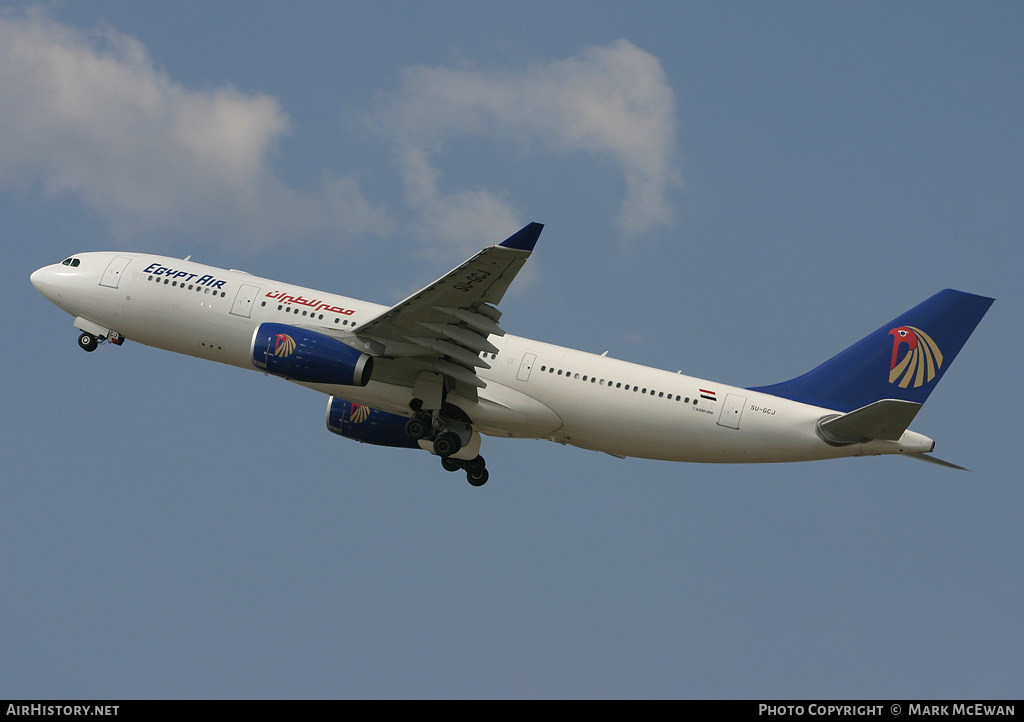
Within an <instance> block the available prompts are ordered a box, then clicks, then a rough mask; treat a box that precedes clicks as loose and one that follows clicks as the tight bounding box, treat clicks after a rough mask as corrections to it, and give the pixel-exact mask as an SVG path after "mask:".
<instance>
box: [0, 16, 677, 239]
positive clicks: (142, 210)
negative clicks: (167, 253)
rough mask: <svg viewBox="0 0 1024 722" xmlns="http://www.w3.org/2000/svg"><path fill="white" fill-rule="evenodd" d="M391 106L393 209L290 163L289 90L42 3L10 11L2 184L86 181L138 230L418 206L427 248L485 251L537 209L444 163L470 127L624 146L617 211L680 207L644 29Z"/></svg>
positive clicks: (420, 74) (669, 130)
mask: <svg viewBox="0 0 1024 722" xmlns="http://www.w3.org/2000/svg"><path fill="white" fill-rule="evenodd" d="M373 122H374V126H375V128H376V129H377V130H378V131H379V132H381V133H382V134H383V137H384V139H385V141H386V143H387V144H388V145H389V146H390V149H391V151H392V153H393V155H394V158H395V159H396V163H397V166H398V169H399V173H400V178H401V181H402V183H403V187H404V197H403V198H401V199H399V200H396V201H394V202H391V203H389V204H388V206H387V212H386V211H385V209H384V208H383V207H381V206H378V205H376V204H373V203H371V202H370V201H369V200H368V199H367V198H366V197H365V196H364V194H363V193H362V191H361V189H360V186H359V184H358V183H357V182H356V181H355V180H354V179H353V178H351V177H348V176H346V175H343V174H339V173H333V172H330V171H326V170H325V171H324V172H323V173H322V174H321V178H320V184H319V187H317V188H315V189H314V190H312V191H308V192H302V191H299V190H296V189H293V188H290V187H288V186H287V185H286V184H285V183H284V182H283V181H282V180H281V179H280V178H279V177H278V176H277V175H276V174H275V173H274V171H273V169H272V167H271V164H270V159H271V158H272V155H273V153H274V150H275V148H276V146H277V145H278V143H279V141H280V139H281V138H282V137H283V136H284V134H286V133H287V132H288V130H289V126H290V118H289V117H288V115H287V113H285V111H284V110H283V108H282V107H281V104H280V102H279V101H278V100H277V99H276V98H274V97H272V96H270V95H266V94H262V93H247V92H242V91H240V90H237V89H235V88H232V87H216V88H211V89H203V90H197V89H192V88H187V87H185V86H183V85H182V84H181V83H179V82H177V81H175V80H173V79H172V78H171V77H170V76H169V75H168V74H167V73H166V72H164V71H162V70H161V69H159V68H157V67H156V66H155V65H154V62H153V60H152V59H151V57H150V56H149V53H148V52H147V50H146V48H145V47H144V46H143V45H142V44H141V43H140V42H138V41H137V40H135V39H134V38H131V37H129V36H126V35H124V34H122V33H119V32H117V31H116V30H113V29H109V28H108V29H104V30H97V31H90V32H85V31H82V30H79V29H77V28H73V27H69V26H66V25H62V24H60V23H58V22H57V21H55V20H54V19H53V18H52V17H50V16H49V15H48V14H46V13H45V12H44V11H41V10H38V9H33V10H28V11H26V12H7V13H0V129H2V132H0V190H4V189H11V188H30V189H38V190H41V191H42V192H44V193H46V194H49V195H53V196H62V197H66V196H70V197H74V198H77V199H79V200H80V201H81V202H82V204H83V205H85V206H86V207H88V208H90V209H92V210H94V211H95V212H97V213H98V214H100V216H101V217H103V218H105V219H106V220H107V221H108V222H109V223H110V225H111V226H112V227H114V228H116V229H119V230H121V231H122V232H136V231H139V230H147V229H153V228H156V229H161V228H164V229H166V228H170V229H175V230H186V231H188V232H190V234H191V235H192V236H193V237H206V238H218V239H219V238H224V239H228V240H234V241H239V240H244V241H245V242H247V243H253V244H265V243H270V242H273V241H276V240H280V239H282V238H297V237H305V236H308V235H310V234H313V235H320V236H325V237H334V238H338V237H341V238H344V237H346V236H352V235H361V234H376V235H384V234H387V233H390V232H392V231H393V230H394V223H393V221H391V220H390V219H389V213H390V214H392V215H394V216H396V217H400V216H406V217H409V218H410V230H409V232H410V234H415V236H416V237H418V238H420V239H422V240H423V242H424V246H425V247H427V246H429V247H432V248H436V249H438V250H443V251H444V252H446V253H448V252H450V251H451V249H452V247H455V248H456V249H458V250H459V251H460V252H463V253H465V254H468V253H471V252H473V251H475V250H477V249H478V248H480V247H481V246H482V245H486V244H489V243H494V242H496V241H497V240H500V239H498V238H496V237H495V235H496V234H497V235H499V236H500V235H501V233H502V232H506V231H507V232H508V233H512V232H514V231H515V230H516V229H518V228H519V227H521V226H522V225H523V223H524V219H523V218H522V216H521V214H520V213H519V212H518V210H517V209H516V207H515V205H514V203H513V198H512V196H511V194H510V193H509V192H508V191H507V190H505V189H504V188H501V187H497V188H485V187H480V186H470V185H469V184H467V182H466V180H465V178H463V177H460V176H459V175H458V174H457V173H455V172H452V173H451V176H449V177H447V178H443V177H442V176H441V174H440V171H439V170H438V163H437V162H436V161H437V157H438V155H439V154H441V153H443V152H444V151H445V148H446V146H450V145H452V144H453V141H455V140H457V139H459V138H466V137H470V136H475V137H477V138H479V139H482V140H483V142H484V143H491V142H497V143H503V144H506V145H508V144H520V145H521V146H523V147H525V148H527V149H533V148H535V147H540V148H542V149H543V150H544V151H545V152H546V153H548V154H550V153H551V152H552V151H554V152H556V153H563V154H567V153H581V152H582V153H588V154H591V155H592V156H593V157H594V158H595V160H596V161H597V162H600V163H604V164H607V163H608V162H609V161H610V162H611V163H612V165H613V166H614V167H615V168H617V169H618V170H619V172H620V173H621V175H622V178H623V181H624V186H625V195H624V198H623V200H622V203H621V206H620V207H619V209H618V214H617V219H616V220H617V222H618V223H619V225H620V227H621V229H622V230H623V231H624V233H625V234H626V235H634V234H638V233H642V232H644V231H647V230H649V229H652V228H656V227H659V226H664V225H668V224H670V223H671V222H672V206H671V193H672V191H673V189H675V188H678V187H679V186H680V184H681V183H680V175H679V172H678V170H677V168H676V165H675V137H676V127H675V126H676V120H675V99H674V96H673V93H672V90H671V88H670V87H669V85H668V83H667V79H666V77H665V74H664V72H663V70H662V68H661V66H660V63H659V62H658V60H657V59H656V58H655V57H653V56H652V55H650V54H649V53H647V52H645V51H643V50H641V49H639V48H637V47H636V46H635V45H633V44H631V43H629V42H628V41H625V40H619V41H617V42H614V43H612V44H610V45H607V46H603V47H592V48H588V49H586V50H584V51H583V52H582V53H580V54H579V55H577V56H575V57H571V58H568V59H564V60H555V61H551V62H548V63H545V64H540V65H536V66H534V67H530V68H528V69H526V70H523V71H519V72H499V71H480V70H474V69H453V68H444V67H434V68H430V67H422V66H415V67H409V68H406V69H405V70H404V71H403V76H402V80H401V82H400V84H399V87H398V88H397V89H396V90H395V91H393V92H391V93H389V94H388V95H387V96H385V99H384V100H383V101H382V102H381V104H380V105H379V106H378V108H377V110H376V112H375V113H374V116H373ZM495 155H499V154H497V153H496V154H495ZM481 162H484V161H481ZM527 220H528V219H527Z"/></svg>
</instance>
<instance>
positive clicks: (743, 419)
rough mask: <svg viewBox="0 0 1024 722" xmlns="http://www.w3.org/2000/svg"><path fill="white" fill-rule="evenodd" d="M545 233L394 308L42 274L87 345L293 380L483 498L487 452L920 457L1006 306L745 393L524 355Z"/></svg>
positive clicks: (771, 458)
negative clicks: (535, 262)
mask: <svg viewBox="0 0 1024 722" xmlns="http://www.w3.org/2000/svg"><path fill="white" fill-rule="evenodd" d="M542 229H543V226H542V225H541V224H539V223H531V224H529V225H527V226H526V227H524V228H523V229H521V230H520V231H518V232H516V233H514V234H513V235H512V236H510V237H509V238H507V239H506V240H505V241H503V242H502V243H500V244H498V245H496V246H490V247H487V248H484V249H483V250H481V251H480V252H479V253H477V254H476V255H474V256H473V257H472V258H470V259H469V260H467V261H466V262H465V263H463V264H462V265H460V266H458V267H457V268H455V269H454V270H452V271H451V272H449V273H447V274H445V275H444V276H442V277H441V278H439V279H438V280H436V281H434V282H433V283H431V284H430V285H428V286H426V287H425V288H423V289H422V290H420V291H417V292H416V293H414V294H412V295H411V296H409V297H408V298H406V299H405V300H403V301H401V302H399V303H397V304H395V305H393V306H390V307H388V306H382V305H378V304H374V303H368V302H366V301H360V300H356V299H353V298H346V297H344V296H340V295H337V294H334V293H328V292H325V291H318V290H314V289H310V288H304V287H300V286H296V285H292V284H290V283H283V282H281V281H275V280H271V279H268V278H260V277H257V276H254V275H251V274H249V273H246V272H243V271H238V270H225V269H222V268H214V267H212V266H206V265H203V264H200V263H196V262H194V261H192V260H191V256H189V257H187V258H185V259H184V260H179V259H175V258H168V257H164V256H158V255H152V254H147V253H129V252H90V253H79V254H76V255H73V256H70V257H68V258H67V259H65V260H64V261H62V262H61V263H56V264H53V265H49V266H45V267H43V268H40V269H39V270H37V271H35V272H34V273H33V274H32V275H31V281H32V284H33V285H34V286H35V287H36V289H38V290H39V291H40V292H41V293H42V294H43V295H44V296H45V297H46V298H47V299H49V300H50V301H51V302H53V303H54V304H56V305H57V306H58V307H59V308H61V309H62V310H64V311H66V312H67V313H69V314H70V315H72V316H73V317H74V326H75V327H76V328H78V329H79V330H80V331H81V334H80V335H79V337H78V345H79V347H81V348H82V349H84V350H85V351H93V350H95V349H96V347H97V346H98V345H99V344H100V343H110V344H112V345H118V346H120V345H121V344H122V343H123V342H124V340H125V339H131V340H133V341H137V342H139V343H143V344H146V345H149V346H153V347H156V348H160V349H166V350H168V351H174V352H176V353H181V354H186V355H189V356H195V357H198V358H204V359H209V360H211V361H218V362H220V363H224V364H230V365H232V366H238V367H240V368H246V369H253V370H256V371H262V372H263V373H264V374H269V375H273V376H279V377H283V378H285V379H288V380H290V381H292V382H294V383H296V384H299V385H301V386H305V387H308V388H311V389H314V390H316V391H319V392H321V393H323V394H325V395H327V397H328V401H327V414H326V421H327V428H328V429H329V430H330V431H332V432H333V433H335V434H338V435H340V436H342V437H345V438H349V439H354V440H356V441H360V442H364V443H369V444H377V445H381V446H389V447H399V448H414V449H423V450H426V451H428V452H430V453H431V454H434V455H435V456H438V457H440V460H441V465H442V466H443V468H444V469H445V470H447V471H460V470H461V471H464V472H465V473H466V477H467V479H468V481H469V483H470V484H472V485H474V486H481V485H483V484H484V483H486V482H487V480H488V478H489V472H488V469H487V466H486V462H485V460H484V458H483V457H482V456H481V455H480V449H481V437H482V436H492V437H506V438H529V439H547V440H550V441H553V442H557V443H560V444H565V445H571V446H577V447H580V448H583V449H591V450H596V451H602V452H605V453H607V454H610V455H612V456H616V457H620V458H626V457H640V458H647V459H662V460H668V461H689V462H708V463H760V462H792V461H809V460H819V459H835V458H843V457H851V456H868V455H882V454H902V455H905V456H908V457H911V458H915V459H921V460H925V461H930V462H933V463H937V464H940V465H943V466H947V467H953V468H958V469H962V468H963V467H960V466H957V465H956V464H952V463H950V462H946V461H942V460H939V459H936V458H935V457H932V456H929V453H930V452H931V451H933V450H934V448H935V442H934V441H933V440H932V439H930V438H928V437H927V436H924V435H922V434H919V433H917V432H914V431H910V430H909V426H910V423H911V422H912V421H913V419H914V417H915V416H916V414H917V412H918V411H919V410H920V409H921V406H922V404H923V403H924V402H925V400H926V399H927V398H928V396H929V394H930V393H931V391H932V389H934V388H935V386H936V384H937V383H938V382H939V380H940V379H941V378H942V376H943V374H945V373H946V371H947V370H948V369H949V366H950V364H951V363H952V362H953V359H954V358H955V357H956V355H957V353H958V352H959V351H960V349H961V348H962V347H963V345H964V344H965V343H966V341H967V338H968V337H969V336H970V335H971V333H972V332H973V331H974V329H975V327H976V326H977V325H978V323H979V322H980V321H981V319H982V317H983V316H984V315H985V313H986V312H987V311H988V308H989V306H990V305H991V304H992V302H993V299H991V298H987V297H984V296H978V295H974V294H970V293H965V292H962V291H956V290H952V289H946V290H944V291H940V292H939V293H937V294H935V295H934V296H932V297H931V298H929V299H927V300H926V301H924V302H923V303H921V304H919V305H918V306H915V307H914V308H913V309H911V310H910V311H907V312H906V313H904V314H903V315H901V316H899V317H897V318H895V319H894V320H892V321H890V322H889V323H887V324H885V325H883V326H881V327H880V328H879V329H878V330H877V331H875V332H874V333H872V334H870V335H868V336H866V337H865V338H864V339H862V340H861V341H859V342H857V343H856V344H854V345H853V346H851V347H849V348H848V349H846V350H845V351H842V352H841V353H839V354H838V355H836V356H834V357H833V358H831V359H830V360H828V361H825V362H824V363H823V364H821V365H819V366H817V367H816V368H814V369H812V370H811V371H809V372H807V373H805V374H803V375H801V376H798V377H796V378H793V379H790V380H789V381H784V382H781V383H776V384H772V385H769V386H758V387H752V388H739V387H735V386H729V385H727V384H722V383H717V382H713V381H708V380H704V379H698V378H693V377H690V376H686V375H684V374H683V373H682V372H675V373H673V372H670V371H663V370H659V369H655V368H651V367H647V366H641V365H638V364H634V363H630V362H627V361H622V360H619V359H614V358H610V357H609V356H608V355H607V352H605V353H604V354H601V355H596V354H592V353H587V352H584V351H577V350H574V349H570V348H564V347H561V346H556V345H552V344H549V343H543V342H540V341H534V340H531V339H528V338H521V337H518V336H513V335H511V334H507V333H505V331H504V329H503V328H502V327H501V326H500V325H499V321H500V320H501V316H502V314H501V311H499V310H498V304H499V303H500V302H501V300H502V298H503V297H504V295H505V292H506V291H507V290H508V288H509V285H510V284H511V283H512V281H513V279H514V278H515V277H516V274H517V273H518V272H519V270H520V269H521V268H522V267H523V264H524V263H526V260H527V259H528V258H529V257H530V255H531V254H532V253H533V250H534V247H535V245H536V243H537V240H538V239H539V237H540V234H541V230H542Z"/></svg>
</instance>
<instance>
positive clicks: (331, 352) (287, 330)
mask: <svg viewBox="0 0 1024 722" xmlns="http://www.w3.org/2000/svg"><path fill="white" fill-rule="evenodd" d="M251 353H252V362H253V365H255V366H256V367H257V368H260V369H263V370H264V371H266V372H267V373H271V374H274V375H275V376H283V377H284V378H286V379H291V380H293V381H303V382H306V383H312V384H341V385H344V386H366V384H367V383H369V381H370V375H371V374H372V373H373V357H372V356H370V355H369V354H365V353H363V352H362V351H359V350H358V349H354V348H352V347H351V346H348V345H346V344H344V343H342V342H341V341H339V340H338V339H336V338H333V337H331V336H328V335H326V334H322V333H317V332H316V331H310V330H308V329H304V328H299V327H298V326H289V325H287V324H284V323H262V324H260V326H259V328H257V329H256V332H255V333H254V334H253V335H252V348H251Z"/></svg>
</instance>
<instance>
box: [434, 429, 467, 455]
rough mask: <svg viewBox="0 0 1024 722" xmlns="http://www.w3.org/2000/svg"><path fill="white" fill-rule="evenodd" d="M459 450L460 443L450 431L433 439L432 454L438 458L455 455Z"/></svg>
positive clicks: (456, 436)
mask: <svg viewBox="0 0 1024 722" xmlns="http://www.w3.org/2000/svg"><path fill="white" fill-rule="evenodd" d="M461 448H462V441H461V440H460V439H459V437H458V435H457V434H454V433H452V432H451V431H446V432H445V433H443V434H441V435H440V436H438V437H437V438H436V439H434V453H435V454H437V455H438V456H441V457H445V456H451V455H452V454H457V453H459V449H461Z"/></svg>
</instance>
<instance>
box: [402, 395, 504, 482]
mask: <svg viewBox="0 0 1024 722" xmlns="http://www.w3.org/2000/svg"><path fill="white" fill-rule="evenodd" d="M454 410H455V411H458V409H454ZM459 413H460V414H461V411H459ZM463 416H465V414H463ZM468 422H469V419H468V418H467V419H465V421H462V420H456V419H451V418H442V417H441V416H440V415H439V414H433V413H431V412H429V411H423V410H421V409H418V410H416V411H415V412H414V413H413V416H412V418H411V419H409V421H407V422H406V424H405V433H406V434H407V435H408V436H409V437H410V438H412V439H415V440H416V441H420V440H427V441H430V440H432V441H433V442H434V443H433V449H434V453H435V454H437V455H438V456H440V457H441V466H442V467H443V468H444V470H445V471H460V470H462V471H465V472H466V480H467V481H469V483H470V484H472V485H473V486H483V485H484V484H486V483H487V479H488V478H489V476H490V475H489V474H488V473H487V468H486V462H485V461H484V457H482V456H480V455H477V456H476V457H474V458H472V459H457V458H455V455H456V454H458V453H459V451H460V450H462V448H463V446H464V442H465V441H468V440H469V439H470V438H471V436H472V433H473V429H472V427H471V426H470V425H469V423H468Z"/></svg>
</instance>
